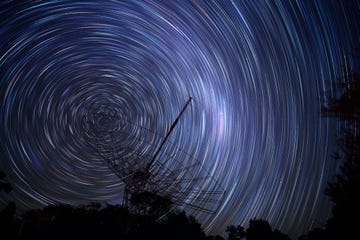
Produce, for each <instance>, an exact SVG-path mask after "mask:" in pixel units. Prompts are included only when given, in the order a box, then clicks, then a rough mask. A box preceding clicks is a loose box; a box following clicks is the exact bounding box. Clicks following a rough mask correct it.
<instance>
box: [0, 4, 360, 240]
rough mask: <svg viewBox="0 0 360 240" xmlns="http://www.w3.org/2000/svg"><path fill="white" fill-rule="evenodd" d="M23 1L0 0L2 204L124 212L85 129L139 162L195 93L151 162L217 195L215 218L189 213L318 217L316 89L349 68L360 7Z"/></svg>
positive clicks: (313, 222)
mask: <svg viewBox="0 0 360 240" xmlns="http://www.w3.org/2000/svg"><path fill="white" fill-rule="evenodd" d="M20 2H22V3H20ZM25 2H28V3H23V1H1V3H0V136H1V143H0V169H2V170H3V171H4V172H5V173H6V174H7V180H8V181H9V182H10V183H11V184H12V185H13V191H12V193H11V194H9V195H8V196H6V194H3V196H2V200H1V201H0V206H1V207H3V206H5V201H11V200H15V201H16V203H17V207H18V210H26V209H29V208H40V207H43V206H45V205H48V204H55V203H69V204H86V203H89V202H108V203H113V204H115V203H120V202H121V200H122V193H123V189H124V184H123V182H122V181H120V179H119V178H118V177H117V175H116V174H115V173H114V172H113V171H111V170H110V169H109V168H108V165H107V164H106V161H105V160H104V159H105V158H104V156H101V155H102V154H100V153H101V151H99V152H96V151H94V145H95V146H96V143H97V142H98V143H99V142H101V137H98V136H96V134H98V135H99V134H100V133H106V131H107V130H109V129H116V131H115V132H117V133H119V132H121V133H123V135H126V134H128V137H127V138H126V136H125V137H124V138H121V137H119V135H116V136H114V137H112V138H114V139H115V140H114V141H113V142H116V143H119V144H118V145H119V146H125V147H126V149H133V151H135V152H136V153H139V152H141V153H144V154H145V155H146V154H147V155H151V154H152V153H153V152H154V149H156V147H157V146H158V145H159V142H160V141H161V139H163V137H164V136H165V134H166V132H167V130H168V129H169V127H170V125H171V124H172V121H174V119H175V118H176V117H177V115H178V114H179V112H180V110H181V108H182V107H183V106H184V105H185V103H186V101H187V100H188V98H189V97H190V96H191V97H192V98H193V99H192V101H191V103H190V105H189V106H188V108H187V109H186V111H185V112H184V114H183V115H182V117H181V118H180V120H179V122H178V124H177V125H176V128H175V129H174V131H173V132H172V134H171V136H170V139H169V141H168V143H167V144H168V146H166V147H165V149H164V152H166V151H167V152H166V153H163V155H161V156H162V157H161V156H160V157H159V158H158V159H157V163H159V164H160V163H161V164H162V165H161V166H166V167H167V169H168V170H169V169H170V170H171V171H173V172H174V173H178V174H179V175H182V174H184V171H177V168H179V166H178V165H177V164H174V162H178V161H180V159H181V161H180V162H181V164H185V165H188V166H189V167H190V166H195V165H196V166H197V167H196V173H195V175H196V174H198V176H199V178H198V179H201V176H203V175H202V174H203V173H204V172H206V173H208V174H210V175H211V176H212V177H213V179H212V180H211V181H205V183H201V186H202V187H204V188H206V187H209V189H211V187H213V185H214V183H216V185H218V186H221V187H220V188H222V189H224V190H225V191H226V192H225V194H224V195H223V198H221V199H220V198H219V199H217V200H218V201H216V203H215V205H216V206H218V207H219V209H218V211H217V212H216V213H215V214H208V213H204V212H202V211H195V212H192V213H193V214H194V215H195V217H196V218H197V219H198V220H199V221H200V222H201V223H202V224H203V228H204V230H205V231H206V233H208V234H222V233H223V232H224V231H225V229H226V226H228V225H230V224H236V225H237V224H241V225H243V226H246V225H247V224H248V222H249V220H250V219H252V218H263V219H266V220H268V221H269V222H270V224H271V225H272V226H273V227H274V228H278V229H280V230H281V231H283V232H285V233H287V234H289V235H291V236H298V235H299V234H301V233H304V232H306V231H308V230H309V229H310V228H313V227H316V226H321V225H323V224H324V223H325V222H326V219H327V218H328V217H329V214H330V211H331V205H330V202H329V200H328V198H327V197H326V196H325V195H324V193H323V192H324V188H325V186H326V183H327V181H328V180H330V179H332V178H333V175H334V174H335V172H336V168H337V165H338V162H335V161H333V160H331V159H330V160H329V155H330V153H331V152H332V151H333V150H334V145H335V136H336V132H337V124H336V123H335V122H334V121H332V120H329V119H322V118H321V117H320V109H321V103H322V101H323V97H322V96H323V95H322V92H323V91H324V90H326V89H330V93H333V94H334V92H335V90H336V89H335V88H331V84H329V82H330V81H336V77H337V76H339V75H341V72H342V66H343V65H345V64H349V65H351V64H352V63H353V60H352V56H351V53H352V50H353V49H354V47H356V45H357V44H358V43H359V36H360V34H359V28H358V26H357V24H358V19H360V18H359V11H360V10H359V9H360V3H359V2H358V1H355V0H354V1H351V0H349V1H346V0H343V1H326V0H323V1H322V0H319V1H235V0H234V1H231V0H226V1H60V0H59V1H25ZM89 122H90V123H91V124H92V125H91V124H90V125H91V127H89V124H88V123H89ZM94 129H96V130H99V131H100V133H94V132H93V131H92V130H94ZM92 134H93V135H92ZM94 136H95V137H94ZM144 139H150V141H149V142H146V143H147V144H144V141H143V140H144ZM102 143H104V142H102ZM105 143H106V141H105ZM100 145H101V144H99V145H98V146H100ZM174 146H177V148H175V147H174ZM112 147H113V146H110V148H112ZM125 147H124V148H123V149H125ZM169 149H170V150H169ZM176 149H178V150H176ZM180 153H181V154H180ZM184 153H186V154H184ZM167 154H168V155H167ZM177 154H179V155H177ZM145 155H144V156H145ZM147 155H146V156H147ZM170 155H171V156H172V157H171V158H170V157H168V156H170ZM185 155H186V156H187V157H184V156H185ZM137 156H140V155H137ZM141 156H143V155H141ZM164 156H167V157H164ZM183 159H185V160H183ZM124 161H125V160H124ZM126 161H127V162H126V164H128V165H129V164H130V165H131V161H137V160H131V158H129V160H126ZM123 164H125V163H123ZM155 166H157V165H155ZM199 166H201V167H199ZM154 171H155V172H156V169H155V170H154ZM157 174H160V175H161V173H159V171H158V172H157ZM177 177H179V178H181V177H182V176H177ZM196 179H197V178H196V177H194V179H193V180H194V181H198V180H196ZM216 181H217V182H216ZM190 185H191V186H190V187H194V186H195V185H194V184H190ZM195 187H196V186H195ZM183 198H184V202H187V203H189V202H191V201H196V196H195V197H194V195H193V194H190V193H188V194H187V195H186V194H185V195H183ZM215 205H214V206H215ZM214 209H215V207H214Z"/></svg>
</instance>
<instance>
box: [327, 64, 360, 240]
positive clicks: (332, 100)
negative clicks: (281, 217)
mask: <svg viewBox="0 0 360 240" xmlns="http://www.w3.org/2000/svg"><path fill="white" fill-rule="evenodd" d="M338 80H339V81H338V82H339V83H337V84H335V87H336V92H335V94H334V93H331V92H327V93H325V96H326V102H325V103H324V104H323V107H322V114H323V116H324V117H335V118H337V119H338V120H339V121H340V123H341V131H340V134H339V136H338V146H339V149H338V151H337V152H335V153H334V155H333V156H332V158H335V159H340V160H341V161H342V165H341V167H340V172H339V173H338V174H337V175H336V179H335V181H333V182H331V183H329V184H328V187H327V189H326V194H327V195H328V196H329V197H330V199H331V201H332V202H333V203H334V206H333V209H332V215H333V216H332V218H331V219H329V220H328V222H327V225H326V230H327V231H328V233H329V237H330V239H352V236H355V234H357V231H358V229H357V228H358V226H359V224H358V222H359V221H358V220H356V219H358V217H359V216H360V196H359V193H358V192H359V189H360V73H359V67H358V69H352V68H350V67H346V68H345V71H344V75H343V76H341V77H340V78H339V79H338Z"/></svg>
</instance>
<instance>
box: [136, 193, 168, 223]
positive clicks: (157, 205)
mask: <svg viewBox="0 0 360 240" xmlns="http://www.w3.org/2000/svg"><path fill="white" fill-rule="evenodd" d="M130 202H131V205H132V206H133V207H135V210H136V211H137V212H138V213H139V214H143V215H148V216H154V217H160V216H161V215H163V214H165V213H167V212H169V211H170V209H171V205H172V202H171V199H170V198H168V197H164V196H160V195H158V194H155V193H152V192H148V191H144V192H140V193H134V194H132V196H131V199H130Z"/></svg>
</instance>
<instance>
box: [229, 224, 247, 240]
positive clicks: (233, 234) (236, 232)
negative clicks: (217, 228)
mask: <svg viewBox="0 0 360 240" xmlns="http://www.w3.org/2000/svg"><path fill="white" fill-rule="evenodd" d="M226 232H227V233H228V240H240V239H242V238H244V237H245V234H246V233H245V230H244V228H243V227H242V226H240V225H238V226H234V225H230V226H228V227H227V228H226Z"/></svg>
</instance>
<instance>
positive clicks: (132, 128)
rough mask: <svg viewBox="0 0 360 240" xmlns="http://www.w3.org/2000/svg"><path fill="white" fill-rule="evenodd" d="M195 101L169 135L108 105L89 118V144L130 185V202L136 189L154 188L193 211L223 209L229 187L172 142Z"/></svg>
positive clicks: (86, 125) (126, 201) (126, 194)
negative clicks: (124, 116) (133, 121)
mask: <svg viewBox="0 0 360 240" xmlns="http://www.w3.org/2000/svg"><path fill="white" fill-rule="evenodd" d="M190 102H191V98H189V100H188V101H187V102H186V104H185V106H184V107H183V108H182V110H181V111H180V114H179V115H178V117H177V118H176V119H175V121H174V122H173V124H172V125H171V127H170V129H169V131H168V132H167V134H166V136H165V137H162V136H160V135H159V134H157V133H155V132H153V131H151V130H150V129H146V128H143V127H140V126H138V125H134V124H131V123H129V122H126V121H125V120H123V119H122V118H121V117H118V116H116V114H113V113H112V112H111V111H107V109H106V108H104V107H103V106H98V107H95V108H94V109H93V111H92V112H91V113H90V114H89V115H88V116H86V117H84V129H85V134H86V140H87V142H88V144H89V146H90V147H91V148H92V149H93V150H94V152H95V153H96V154H97V155H98V156H100V157H101V159H103V160H104V161H105V162H106V164H107V165H108V167H109V168H110V169H111V170H112V171H113V172H114V173H115V174H116V175H117V177H118V178H119V179H120V180H121V181H122V182H123V183H124V185H125V190H124V197H123V198H124V204H126V205H128V204H129V199H130V198H131V196H132V195H134V194H139V193H142V192H151V193H153V194H156V195H158V196H163V197H166V198H169V199H170V200H171V202H172V204H173V205H175V206H177V207H180V208H183V209H187V210H188V209H191V210H192V212H194V211H203V212H209V213H213V212H216V211H217V209H218V207H219V206H220V204H221V201H222V197H223V195H224V190H223V188H222V187H221V186H220V185H219V183H218V182H217V181H216V180H215V179H214V178H213V177H212V176H211V175H210V174H209V172H208V171H207V170H206V169H205V168H204V166H203V164H202V163H201V162H200V161H198V160H197V159H195V158H193V157H192V156H191V155H190V154H188V153H187V152H185V151H184V150H182V149H181V148H180V147H178V146H177V145H176V144H173V143H171V142H170V141H168V137H169V136H170V134H171V132H172V131H173V130H174V128H175V127H176V124H177V123H178V121H179V119H180V117H181V115H182V114H183V113H184V111H185V110H186V108H187V107H188V105H189V104H190Z"/></svg>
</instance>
